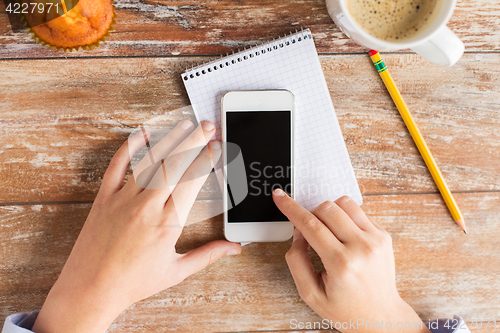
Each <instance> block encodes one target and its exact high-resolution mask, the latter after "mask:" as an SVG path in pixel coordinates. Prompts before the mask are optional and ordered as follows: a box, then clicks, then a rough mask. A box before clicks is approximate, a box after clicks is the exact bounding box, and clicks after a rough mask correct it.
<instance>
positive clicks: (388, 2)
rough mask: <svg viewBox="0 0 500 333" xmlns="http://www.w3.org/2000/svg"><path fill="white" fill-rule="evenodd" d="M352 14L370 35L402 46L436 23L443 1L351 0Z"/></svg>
mask: <svg viewBox="0 0 500 333" xmlns="http://www.w3.org/2000/svg"><path fill="white" fill-rule="evenodd" d="M347 3H348V8H349V12H350V14H351V15H352V16H353V17H354V19H355V20H356V22H357V23H358V24H359V25H360V26H361V27H363V29H365V30H366V31H367V32H368V33H369V34H370V35H372V36H374V37H376V38H379V39H382V40H386V41H390V42H400V41H404V40H407V39H410V38H412V37H414V36H416V35H417V34H419V33H420V32H421V31H423V30H425V28H427V26H428V25H429V24H430V23H431V22H432V21H433V19H434V18H435V16H436V15H437V13H438V12H439V9H440V8H441V4H442V0H347Z"/></svg>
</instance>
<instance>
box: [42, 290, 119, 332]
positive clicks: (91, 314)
mask: <svg viewBox="0 0 500 333" xmlns="http://www.w3.org/2000/svg"><path fill="white" fill-rule="evenodd" d="M58 282H60V281H58ZM58 282H56V284H54V286H53V287H52V289H51V290H50V292H49V294H48V296H47V298H46V300H45V302H44V304H43V306H42V309H41V310H40V313H39V314H38V317H37V319H36V321H35V323H34V325H33V328H32V331H33V332H36V333H49V332H50V333H58V332H65V333H71V332H74V333H77V332H86V333H94V332H95V333H100V332H106V330H107V329H108V327H109V325H111V323H112V322H113V321H114V320H115V318H116V317H117V316H118V315H119V314H120V313H121V311H123V310H124V309H122V308H121V307H118V306H117V305H116V304H112V303H111V302H110V301H109V300H110V298H109V297H105V296H104V295H100V294H99V293H98V291H97V290H92V289H89V288H87V289H85V288H79V287H78V286H76V285H72V286H67V287H63V286H62V285H61V284H58Z"/></svg>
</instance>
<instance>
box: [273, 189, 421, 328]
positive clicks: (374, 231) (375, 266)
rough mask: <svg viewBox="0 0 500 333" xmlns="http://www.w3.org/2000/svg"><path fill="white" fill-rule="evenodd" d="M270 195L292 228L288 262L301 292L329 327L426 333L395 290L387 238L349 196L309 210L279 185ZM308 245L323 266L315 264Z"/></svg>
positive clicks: (393, 270)
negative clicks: (328, 322)
mask: <svg viewBox="0 0 500 333" xmlns="http://www.w3.org/2000/svg"><path fill="white" fill-rule="evenodd" d="M273 199H274V202H275V203H276V206H278V208H279V209H280V210H281V212H282V213H283V214H285V215H286V216H287V217H288V218H289V220H290V221H291V222H292V223H293V224H294V225H295V227H296V229H295V231H294V234H293V243H292V247H291V248H290V250H289V251H288V252H287V254H286V261H287V264H288V266H289V268H290V272H291V273H292V276H293V279H294V281H295V284H296V285H297V290H298V292H299V295H300V297H301V298H302V299H303V300H304V302H306V303H307V305H309V306H310V307H311V308H312V309H313V310H314V311H315V312H316V313H317V314H318V315H319V316H321V317H322V318H324V319H328V320H329V321H330V325H331V326H332V328H337V329H339V330H341V331H342V332H430V331H429V329H428V328H427V327H426V326H425V325H424V323H423V322H422V320H421V319H420V318H419V316H418V315H417V314H416V313H415V311H414V310H413V309H412V308H411V307H410V306H409V305H408V304H407V303H406V302H405V301H403V299H402V298H401V297H400V296H399V293H398V291H397V289H396V278H395V265H394V254H393V251H392V241H391V236H390V235H389V233H388V232H387V231H385V230H384V229H383V228H382V227H381V226H380V225H378V224H377V223H376V222H374V221H371V220H370V219H369V218H368V217H367V216H366V215H365V213H364V212H363V210H362V209H361V208H360V207H359V206H358V205H357V204H356V203H355V202H354V201H353V200H352V199H350V198H349V197H342V198H340V199H338V200H337V201H335V202H330V201H326V202H324V203H322V204H321V205H319V206H318V207H316V208H314V209H313V210H311V212H309V211H307V210H306V209H305V208H303V207H302V206H300V205H299V204H298V203H297V202H296V201H295V200H293V199H292V198H290V197H289V196H288V195H286V193H285V192H283V191H281V190H279V189H278V190H275V191H274V192H273ZM310 247H312V248H313V249H314V250H315V251H316V252H317V254H318V255H319V257H320V259H321V261H322V263H323V265H324V267H325V270H323V271H321V272H316V271H315V269H314V268H313V265H312V263H311V258H310V251H309V250H310ZM382 321H383V326H382ZM389 322H390V323H391V324H389V325H391V326H392V328H389V325H388V323H389ZM368 323H372V327H371V328H370V324H368ZM375 323H378V324H379V326H378V327H376V326H375ZM406 323H409V324H406ZM405 324H406V325H411V327H412V328H410V329H408V328H406V327H405V326H404V325H405ZM398 325H399V326H398ZM401 325H402V327H401Z"/></svg>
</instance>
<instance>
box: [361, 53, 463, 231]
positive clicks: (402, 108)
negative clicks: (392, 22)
mask: <svg viewBox="0 0 500 333" xmlns="http://www.w3.org/2000/svg"><path fill="white" fill-rule="evenodd" d="M369 55H370V58H371V59H372V61H373V64H374V65H375V69H376V70H377V71H378V73H379V74H380V77H381V78H382V81H384V84H385V87H386V88H387V91H389V94H391V97H392V100H393V101H394V104H396V107H397V108H398V110H399V114H400V115H401V117H402V118H403V120H404V122H405V124H406V127H407V128H408V131H409V132H410V134H411V137H412V138H413V141H415V144H416V145H417V148H418V151H419V152H420V155H422V158H423V159H424V161H425V164H426V165H427V168H429V171H430V173H431V175H432V178H434V182H435V183H436V185H437V187H438V189H439V192H441V195H442V196H443V199H444V202H445V203H446V206H448V209H449V210H450V213H451V216H452V217H453V219H454V220H455V221H456V222H457V224H458V226H459V227H460V228H462V230H463V231H464V232H465V233H467V231H466V230H465V222H464V218H463V216H462V213H461V212H460V209H459V208H458V205H457V203H456V202H455V198H453V195H452V194H451V191H450V189H449V188H448V186H447V185H446V182H445V181H444V178H443V175H442V174H441V171H440V170H439V168H438V166H437V164H436V161H435V160H434V157H432V154H431V151H430V150H429V147H427V144H426V143H425V141H424V138H423V137H422V134H420V131H419V130H418V127H417V124H415V121H414V120H413V117H412V116H411V113H410V111H409V110H408V107H407V106H406V104H405V101H404V100H403V97H402V96H401V94H400V93H399V90H398V88H397V87H396V85H395V84H394V81H393V80H392V77H391V74H389V71H388V70H387V67H385V64H384V62H383V61H382V58H380V54H379V53H378V51H375V50H371V51H370V53H369Z"/></svg>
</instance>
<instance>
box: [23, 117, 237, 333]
mask: <svg viewBox="0 0 500 333" xmlns="http://www.w3.org/2000/svg"><path fill="white" fill-rule="evenodd" d="M214 133H215V126H214V125H213V124H212V123H211V122H204V123H203V124H202V126H199V127H198V128H196V129H194V126H193V124H192V123H191V122H190V121H187V120H184V121H182V122H181V123H180V124H178V125H177V126H176V127H175V128H174V129H173V130H172V131H171V132H170V133H169V134H168V135H167V136H166V137H165V138H163V139H162V140H161V141H160V142H159V143H158V144H157V145H156V146H155V147H154V148H153V149H152V150H151V153H150V154H147V155H146V156H145V158H144V159H143V161H141V162H140V163H139V165H138V166H137V168H138V169H139V170H138V169H137V168H136V170H135V171H136V172H137V171H138V172H137V173H141V176H140V177H139V178H141V181H140V182H141V183H144V184H148V183H149V184H151V183H150V182H155V181H159V182H160V185H163V186H158V184H155V185H154V186H138V185H137V183H136V179H137V177H135V178H134V177H130V179H129V180H128V182H127V183H126V184H125V185H123V178H124V176H125V173H126V170H127V166H128V163H129V162H130V157H131V155H133V154H134V153H135V152H136V151H137V150H139V149H140V148H141V147H142V146H143V145H144V143H145V141H146V140H148V138H147V135H148V134H147V133H144V132H143V133H139V134H138V135H136V136H135V137H132V138H130V139H129V140H128V141H127V142H125V144H124V145H123V146H122V147H121V148H120V149H119V150H118V151H117V152H116V154H115V156H114V157H113V159H112V160H111V163H110V165H109V168H108V170H107V171H106V173H105V174H104V177H103V182H102V185H101V188H100V189H99V193H98V194H97V197H96V199H95V201H94V204H93V206H92V209H91V211H90V214H89V216H88V218H87V221H86V222H85V225H84V226H83V228H82V231H81V233H80V235H79V236H78V239H77V241H76V243H75V246H74V247H73V250H72V251H71V254H70V256H69V258H68V260H67V262H66V264H65V265H64V268H63V270H62V272H61V275H60V276H59V278H58V279H57V281H56V283H55V284H54V286H53V287H52V289H51V290H50V293H49V295H48V296H47V299H46V300H45V303H44V305H43V307H42V309H41V311H40V313H39V315H38V318H37V320H36V322H35V324H34V326H33V329H32V330H33V331H34V332H37V333H45V332H46V333H49V332H50V333H57V332H64V333H68V332H105V331H106V329H107V328H108V326H109V325H110V324H111V323H112V322H113V320H114V319H115V318H116V317H117V316H118V315H119V314H120V313H121V312H122V311H123V310H125V309H126V308H127V307H129V306H130V305H132V304H133V303H135V302H137V301H139V300H141V299H144V298H147V297H149V296H151V295H153V294H156V293H158V292H160V291H162V290H164V289H167V288H169V287H171V286H174V285H176V284H178V283H180V282H181V281H183V280H184V279H185V278H186V277H188V276H190V275H191V274H194V273H196V272H198V271H200V270H202V269H203V268H205V267H206V266H207V265H209V264H211V263H213V262H215V261H217V260H218V259H220V258H222V257H224V256H226V255H230V254H238V253H240V252H241V247H240V245H239V244H236V243H231V242H228V241H225V240H218V241H214V242H211V243H208V244H206V245H204V246H202V247H200V248H197V249H194V250H192V251H190V252H188V253H186V254H178V253H176V251H175V244H176V242H177V239H178V238H179V236H180V234H181V232H182V228H183V226H184V224H185V222H186V219H187V215H188V213H189V211H190V209H191V207H192V205H193V203H194V201H195V199H196V196H197V194H198V192H199V191H200V189H201V187H202V185H203V183H204V182H205V180H206V178H207V177H208V175H209V173H210V171H211V169H212V167H213V165H215V163H216V162H217V161H218V159H219V158H220V155H221V149H220V144H219V142H216V141H212V142H210V143H209V144H208V147H206V145H207V143H208V142H209V140H210V138H211V137H213V135H214ZM202 149H203V150H202ZM200 151H201V153H200ZM198 154H199V156H198ZM151 157H153V159H154V161H161V162H157V163H156V164H153V165H151V163H150V162H149V159H150V158H151ZM167 180H168V181H167ZM165 183H167V184H166V185H167V186H165ZM174 199H175V204H174Z"/></svg>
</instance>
